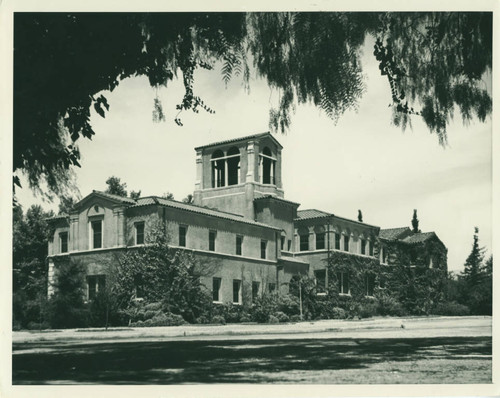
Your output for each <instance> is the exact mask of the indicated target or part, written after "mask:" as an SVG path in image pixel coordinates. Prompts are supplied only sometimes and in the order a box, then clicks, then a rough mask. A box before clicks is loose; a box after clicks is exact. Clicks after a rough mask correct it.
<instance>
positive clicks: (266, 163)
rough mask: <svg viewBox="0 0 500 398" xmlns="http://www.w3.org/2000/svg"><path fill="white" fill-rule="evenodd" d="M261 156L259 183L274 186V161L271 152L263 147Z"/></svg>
mask: <svg viewBox="0 0 500 398" xmlns="http://www.w3.org/2000/svg"><path fill="white" fill-rule="evenodd" d="M260 156H261V159H260V161H261V182H262V184H272V185H275V184H276V181H275V174H276V159H275V158H273V155H272V152H271V150H270V149H269V147H267V146H266V147H264V149H263V150H262V153H261V154H260Z"/></svg>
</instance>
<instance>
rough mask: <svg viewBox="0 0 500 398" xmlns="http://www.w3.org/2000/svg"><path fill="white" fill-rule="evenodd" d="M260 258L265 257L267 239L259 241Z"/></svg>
mask: <svg viewBox="0 0 500 398" xmlns="http://www.w3.org/2000/svg"><path fill="white" fill-rule="evenodd" d="M260 258H261V259H262V260H265V259H267V240H264V239H261V241H260Z"/></svg>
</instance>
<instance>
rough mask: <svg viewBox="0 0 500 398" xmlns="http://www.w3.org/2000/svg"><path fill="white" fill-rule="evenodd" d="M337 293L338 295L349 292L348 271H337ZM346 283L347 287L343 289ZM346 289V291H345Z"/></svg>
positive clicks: (346, 294) (348, 293)
mask: <svg viewBox="0 0 500 398" xmlns="http://www.w3.org/2000/svg"><path fill="white" fill-rule="evenodd" d="M337 282H338V293H339V295H341V296H342V295H343V296H349V295H350V294H351V284H350V283H349V272H345V271H338V272H337ZM346 285H347V289H345V287H346ZM345 290H347V292H345Z"/></svg>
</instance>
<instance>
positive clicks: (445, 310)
mask: <svg viewBox="0 0 500 398" xmlns="http://www.w3.org/2000/svg"><path fill="white" fill-rule="evenodd" d="M432 313H433V314H435V315H450V316H464V315H469V314H470V309H469V307H467V306H466V305H463V304H459V303H457V302H456V301H445V302H443V303H439V304H438V305H436V307H435V308H434V310H433V311H432Z"/></svg>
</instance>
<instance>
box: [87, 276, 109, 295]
mask: <svg viewBox="0 0 500 398" xmlns="http://www.w3.org/2000/svg"><path fill="white" fill-rule="evenodd" d="M105 289H106V275H87V299H88V300H94V299H95V298H96V296H97V293H99V292H102V291H104V290H105Z"/></svg>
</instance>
